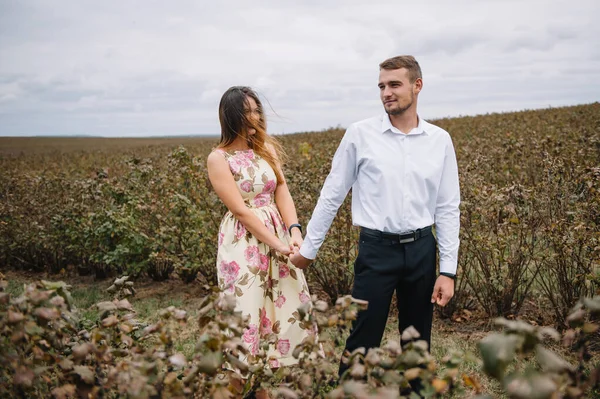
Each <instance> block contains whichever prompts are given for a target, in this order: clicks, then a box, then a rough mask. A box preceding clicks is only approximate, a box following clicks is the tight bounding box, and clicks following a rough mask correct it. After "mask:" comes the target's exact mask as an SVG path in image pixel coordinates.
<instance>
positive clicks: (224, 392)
mask: <svg viewBox="0 0 600 399" xmlns="http://www.w3.org/2000/svg"><path fill="white" fill-rule="evenodd" d="M231 398H233V393H231V392H229V390H228V389H227V388H226V387H223V386H217V388H215V390H214V391H213V394H212V399H231Z"/></svg>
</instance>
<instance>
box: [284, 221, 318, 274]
mask: <svg viewBox="0 0 600 399" xmlns="http://www.w3.org/2000/svg"><path fill="white" fill-rule="evenodd" d="M303 241H304V240H303V239H302V233H301V232H300V231H299V230H298V229H293V230H292V239H291V241H290V245H289V246H288V245H286V244H284V243H281V246H280V247H279V248H275V250H276V251H277V252H279V253H281V254H283V255H287V256H288V257H289V258H290V261H291V262H292V264H293V265H294V266H296V267H297V268H298V269H306V268H307V267H308V266H309V265H310V264H311V263H312V261H313V260H312V259H307V258H305V257H304V256H302V255H301V254H300V247H301V246H302V242H303Z"/></svg>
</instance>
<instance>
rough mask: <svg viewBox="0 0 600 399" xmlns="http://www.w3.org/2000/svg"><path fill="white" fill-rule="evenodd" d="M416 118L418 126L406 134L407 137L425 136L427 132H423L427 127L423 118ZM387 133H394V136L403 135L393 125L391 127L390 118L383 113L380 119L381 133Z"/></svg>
mask: <svg viewBox="0 0 600 399" xmlns="http://www.w3.org/2000/svg"><path fill="white" fill-rule="evenodd" d="M417 117H418V118H419V124H418V125H417V127H415V128H414V129H413V130H411V131H410V132H408V134H407V136H408V135H411V136H413V135H417V134H427V130H425V126H426V125H427V122H426V121H424V120H423V118H421V117H420V116H418V115H417ZM388 131H389V132H392V133H395V134H404V133H402V132H401V131H400V130H398V129H396V128H395V127H394V125H392V122H391V121H390V116H389V115H388V114H387V113H384V114H383V116H382V118H381V132H382V133H385V132H388Z"/></svg>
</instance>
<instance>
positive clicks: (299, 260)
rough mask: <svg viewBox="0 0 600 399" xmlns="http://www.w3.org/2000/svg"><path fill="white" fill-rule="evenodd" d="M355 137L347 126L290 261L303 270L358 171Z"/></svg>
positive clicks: (354, 131) (352, 129) (312, 257)
mask: <svg viewBox="0 0 600 399" xmlns="http://www.w3.org/2000/svg"><path fill="white" fill-rule="evenodd" d="M357 133H358V132H357V131H356V127H354V125H352V126H350V127H349V128H348V130H347V131H346V133H345V134H344V137H343V138H342V141H341V142H340V145H339V147H338V149H337V150H336V152H335V155H334V156H333V160H332V162H331V171H330V172H329V175H328V176H327V179H325V183H324V184H323V188H322V189H321V195H320V196H319V200H318V201H317V206H316V207H315V210H314V211H313V214H312V217H311V219H310V222H309V223H308V226H307V227H306V236H305V237H304V242H303V244H302V247H301V248H300V251H299V252H298V253H296V254H294V255H292V256H291V257H290V259H291V260H292V263H293V264H294V265H296V267H299V268H301V269H304V268H306V267H307V266H308V265H309V264H310V263H311V261H312V260H313V259H315V258H316V257H317V252H318V251H319V248H320V247H321V245H322V244H323V240H325V235H326V234H327V231H328V230H329V227H330V226H331V222H333V218H334V217H335V215H336V214H337V211H338V209H339V207H340V206H341V205H342V203H343V202H344V199H345V198H346V195H348V191H350V188H351V187H352V185H353V184H354V182H355V181H356V176H357V171H358V166H357V159H356V158H357V155H356V139H357Z"/></svg>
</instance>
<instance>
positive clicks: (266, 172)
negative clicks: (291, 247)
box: [217, 150, 313, 367]
mask: <svg viewBox="0 0 600 399" xmlns="http://www.w3.org/2000/svg"><path fill="white" fill-rule="evenodd" d="M217 151H219V152H220V153H221V154H222V155H223V156H224V157H225V159H226V160H227V162H228V164H229V169H230V170H231V173H232V175H233V178H234V180H235V182H236V185H237V187H238V190H239V192H240V195H241V196H242V199H243V200H244V203H245V204H246V206H247V207H248V208H249V209H250V210H251V211H252V212H253V213H254V214H255V215H256V216H257V218H258V219H259V220H261V221H262V222H263V223H264V225H265V226H266V227H267V229H269V231H271V232H272V233H274V234H275V235H277V236H278V237H279V239H281V240H282V241H283V242H284V243H286V244H289V243H290V236H289V233H288V231H287V228H286V226H285V223H284V222H283V218H282V217H281V214H280V213H279V209H278V208H277V206H276V205H275V191H276V190H277V177H276V175H275V172H274V171H273V169H272V168H271V166H270V165H269V164H268V162H267V161H266V160H264V159H263V158H261V157H260V156H258V155H256V154H255V153H254V151H252V150H247V151H236V152H234V153H227V152H225V151H222V150H217ZM218 242H219V246H218V252H217V275H218V280H219V285H220V286H221V288H222V289H223V292H224V293H225V294H232V295H235V297H236V310H238V311H241V312H242V314H243V315H245V316H250V318H249V321H248V324H247V326H246V327H245V329H244V332H243V336H242V341H243V343H244V345H245V346H246V348H247V349H248V353H249V356H247V357H243V356H242V357H241V358H240V360H242V361H246V362H248V363H251V362H252V359H253V356H255V355H256V354H257V353H258V351H259V348H261V345H262V342H263V341H264V340H268V341H269V342H271V344H270V347H269V350H268V351H267V355H268V359H269V361H268V363H269V365H270V366H271V367H280V366H288V365H292V364H296V363H297V362H298V360H297V359H295V358H294V357H293V356H292V352H293V348H294V347H295V346H296V345H298V344H300V343H301V342H302V341H303V340H304V339H305V338H307V337H308V336H309V335H310V334H311V333H312V331H311V330H312V329H313V326H312V324H308V322H306V321H305V320H302V319H301V318H300V315H299V313H298V310H297V309H298V308H299V307H300V306H301V305H302V304H303V303H305V302H307V301H310V295H309V292H308V286H307V284H306V279H305V277H304V273H303V271H302V270H300V269H297V268H296V267H295V266H294V265H293V264H292V263H291V262H290V261H289V259H288V257H287V256H284V255H281V254H279V253H276V252H275V251H271V249H270V248H269V247H268V246H267V245H266V244H264V243H262V242H260V241H259V240H258V239H257V238H256V237H254V235H253V234H252V233H250V231H248V230H247V229H246V228H245V227H244V225H243V224H242V223H241V222H240V221H239V220H237V219H236V218H235V216H233V214H232V213H231V212H227V213H226V214H225V216H224V217H223V220H222V222H221V227H220V229H219V236H218ZM273 336H274V339H273Z"/></svg>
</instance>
